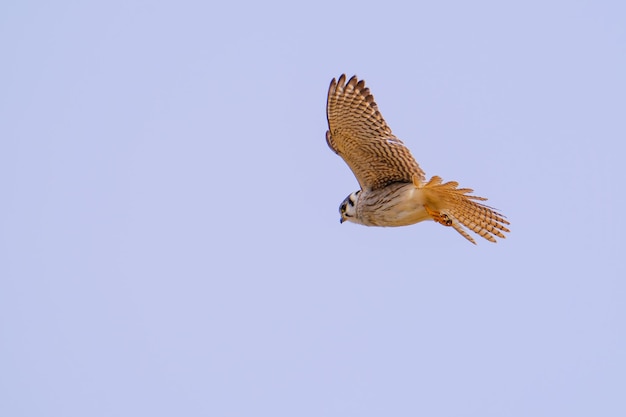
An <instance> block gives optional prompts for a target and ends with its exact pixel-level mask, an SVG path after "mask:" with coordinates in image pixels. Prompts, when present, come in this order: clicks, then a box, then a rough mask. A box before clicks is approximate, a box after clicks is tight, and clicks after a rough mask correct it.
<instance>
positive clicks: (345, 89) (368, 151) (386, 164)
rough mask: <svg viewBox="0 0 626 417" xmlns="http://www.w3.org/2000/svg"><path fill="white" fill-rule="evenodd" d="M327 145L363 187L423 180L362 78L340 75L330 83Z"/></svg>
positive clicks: (420, 172)
mask: <svg viewBox="0 0 626 417" xmlns="http://www.w3.org/2000/svg"><path fill="white" fill-rule="evenodd" d="M326 115H327V117H328V129H329V130H328V131H327V132H326V142H327V143H328V146H329V147H330V148H331V149H332V150H333V151H335V152H336V153H337V154H338V155H339V156H341V157H342V158H343V159H344V161H346V163H347V164H348V166H349V167H350V169H351V170H352V172H353V173H354V175H355V176H356V179H357V180H358V181H359V184H360V185H361V188H363V189H370V190H373V189H378V188H382V187H385V186H386V185H388V184H391V183H393V182H411V181H413V180H414V179H415V178H416V179H419V180H421V181H424V178H425V177H424V172H423V171H422V170H421V168H420V167H419V165H418V164H417V162H415V159H414V158H413V156H412V155H411V152H410V151H409V149H408V148H407V147H406V146H404V144H403V143H402V141H401V140H400V139H398V138H397V137H395V136H394V135H393V134H392V133H391V129H390V128H389V126H387V123H385V120H384V119H383V117H382V115H381V114H380V112H379V111H378V106H376V103H375V102H374V96H372V94H370V90H369V88H367V87H365V81H363V80H361V81H359V80H358V79H357V78H356V76H353V77H352V78H350V80H348V82H346V76H345V74H343V75H342V76H341V77H339V80H337V81H336V80H335V79H334V78H333V80H332V81H331V82H330V87H329V89H328V102H327V104H326Z"/></svg>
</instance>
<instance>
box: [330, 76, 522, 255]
mask: <svg viewBox="0 0 626 417" xmlns="http://www.w3.org/2000/svg"><path fill="white" fill-rule="evenodd" d="M326 115H327V117H328V131H327V132H326V142H327V143H328V146H330V148H331V149H332V150H333V151H335V153H337V154H338V155H339V156H341V157H342V158H343V160H344V161H346V163H347V164H348V166H349V167H350V169H351V170H352V172H353V173H354V175H355V176H356V179H357V181H358V182H359V185H360V186H361V189H360V190H359V191H356V192H353V193H352V194H350V195H349V196H348V197H346V199H345V200H343V202H342V203H341V205H340V206H339V213H340V214H341V219H340V222H341V223H343V222H344V221H346V220H347V221H351V222H354V223H358V224H362V225H365V226H407V225H410V224H414V223H418V222H421V221H423V220H434V221H436V222H437V223H439V224H442V225H444V226H450V227H452V228H454V230H456V231H457V232H459V233H460V234H461V235H463V236H464V237H465V238H466V239H467V240H469V241H470V242H472V243H474V244H476V242H475V241H474V239H473V238H472V237H471V236H470V235H469V234H468V233H467V231H466V230H465V228H467V229H469V230H471V231H473V232H475V233H476V234H478V235H479V236H482V237H483V238H485V239H487V240H489V241H491V242H495V241H496V239H495V237H496V236H497V237H500V238H504V237H505V235H504V233H503V232H509V229H507V228H506V226H505V225H508V224H509V222H508V221H507V220H506V218H505V217H504V216H503V215H502V214H500V213H498V212H496V211H495V210H494V209H492V208H491V207H489V206H486V205H484V204H481V203H479V202H478V201H485V200H487V199H486V198H484V197H477V196H474V195H470V193H471V192H473V190H471V189H469V188H457V187H458V185H459V184H458V183H457V182H455V181H450V182H446V183H443V182H442V179H441V178H440V177H438V176H434V177H432V178H431V179H430V180H429V181H427V182H426V177H425V175H424V171H422V169H421V168H420V167H419V165H418V164H417V162H415V159H414V158H413V156H412V155H411V152H410V151H409V149H408V148H407V147H406V146H404V143H402V141H401V140H400V139H398V138H397V137H395V136H394V135H393V134H392V133H391V129H390V128H389V126H387V123H385V120H384V119H383V117H382V115H381V114H380V112H379V111H378V106H376V103H375V102H374V97H373V96H372V94H370V91H369V88H367V87H365V81H363V80H361V81H359V80H358V79H357V77H356V76H353V77H352V78H350V80H348V81H347V82H346V76H345V74H344V75H342V76H341V77H339V80H335V79H334V78H333V80H332V81H331V82H330V88H329V89H328V101H327V104H326ZM464 227H465V228H464Z"/></svg>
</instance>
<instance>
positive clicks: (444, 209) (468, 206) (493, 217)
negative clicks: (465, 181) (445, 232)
mask: <svg viewBox="0 0 626 417" xmlns="http://www.w3.org/2000/svg"><path fill="white" fill-rule="evenodd" d="M458 186H459V184H458V183H457V182H456V181H450V182H446V183H443V181H442V179H441V178H440V177H438V176H434V177H432V178H431V179H430V181H428V182H427V183H426V184H423V185H421V186H420V187H421V188H422V189H423V190H424V191H425V192H426V199H427V204H428V205H429V207H430V208H431V209H433V210H435V211H436V212H438V213H440V215H441V216H442V217H446V218H449V219H450V220H451V222H446V223H445V224H446V225H449V226H451V227H452V228H454V230H456V231H457V232H459V233H460V234H461V235H462V236H463V237H465V238H466V239H467V240H469V241H470V242H472V243H474V244H476V242H475V241H474V239H473V238H472V237H471V236H470V235H469V234H468V233H467V231H466V230H465V228H467V229H469V230H471V231H472V232H474V233H476V234H477V235H479V236H481V237H483V238H485V239H487V240H488V241H490V242H496V237H499V238H501V239H504V238H506V236H505V235H504V233H508V232H510V230H509V229H508V228H507V227H506V226H505V225H508V224H510V223H509V221H508V220H507V219H506V217H505V216H504V215H502V214H500V213H498V212H497V211H496V210H495V209H493V208H492V207H489V206H487V205H485V204H481V203H479V202H478V201H485V200H487V199H486V198H484V197H478V196H475V195H468V194H469V193H472V192H473V191H474V190H472V189H470V188H457V187H458ZM464 227H465V228H464Z"/></svg>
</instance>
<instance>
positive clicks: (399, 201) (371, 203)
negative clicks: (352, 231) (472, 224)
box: [357, 183, 430, 227]
mask: <svg viewBox="0 0 626 417" xmlns="http://www.w3.org/2000/svg"><path fill="white" fill-rule="evenodd" d="M358 203H359V204H358V206H357V213H358V217H359V220H360V222H361V223H363V224H364V225H366V226H386V227H393V226H407V225H410V224H414V223H418V222H421V221H423V220H427V219H430V215H429V214H428V212H427V211H426V209H425V208H424V195H423V191H422V190H421V189H419V188H417V187H415V185H413V184H410V183H402V184H400V183H396V184H390V185H388V186H387V187H385V188H382V189H379V190H373V191H367V192H365V193H362V194H361V196H360V198H359V202H358Z"/></svg>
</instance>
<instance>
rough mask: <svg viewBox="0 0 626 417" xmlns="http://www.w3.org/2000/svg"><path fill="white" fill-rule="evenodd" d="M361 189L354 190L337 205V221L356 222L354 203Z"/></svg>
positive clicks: (357, 199)
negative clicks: (338, 215) (339, 216)
mask: <svg viewBox="0 0 626 417" xmlns="http://www.w3.org/2000/svg"><path fill="white" fill-rule="evenodd" d="M360 193H361V190H359V191H355V192H353V193H352V194H350V195H349V196H347V197H346V199H345V200H343V202H342V203H341V205H340V206H339V214H340V215H341V218H340V219H339V223H343V222H345V221H350V222H355V223H356V222H357V220H356V203H357V201H359V194H360Z"/></svg>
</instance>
